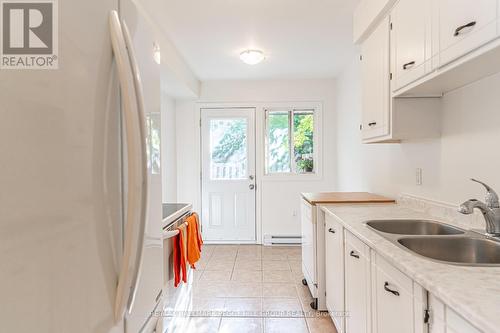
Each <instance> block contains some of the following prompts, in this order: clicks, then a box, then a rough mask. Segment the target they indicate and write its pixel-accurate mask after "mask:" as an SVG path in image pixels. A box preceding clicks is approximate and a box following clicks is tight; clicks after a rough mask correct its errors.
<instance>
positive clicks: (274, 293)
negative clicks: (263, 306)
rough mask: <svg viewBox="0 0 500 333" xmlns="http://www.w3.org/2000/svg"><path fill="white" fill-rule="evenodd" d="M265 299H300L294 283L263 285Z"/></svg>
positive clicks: (267, 283)
mask: <svg viewBox="0 0 500 333" xmlns="http://www.w3.org/2000/svg"><path fill="white" fill-rule="evenodd" d="M262 292H263V295H264V297H288V298H298V295H297V289H296V288H295V285H294V284H292V283H269V282H266V283H264V284H263V291H262Z"/></svg>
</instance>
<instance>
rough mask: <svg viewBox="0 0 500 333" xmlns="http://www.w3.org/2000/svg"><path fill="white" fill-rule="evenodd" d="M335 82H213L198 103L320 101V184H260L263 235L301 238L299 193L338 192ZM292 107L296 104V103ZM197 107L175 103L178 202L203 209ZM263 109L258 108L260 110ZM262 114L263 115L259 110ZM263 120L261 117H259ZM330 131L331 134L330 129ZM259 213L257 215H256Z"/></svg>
mask: <svg viewBox="0 0 500 333" xmlns="http://www.w3.org/2000/svg"><path fill="white" fill-rule="evenodd" d="M334 90H335V81H334V80H331V79H325V80H286V81H267V80H266V81H215V82H205V83H203V84H202V88H201V96H200V100H199V103H214V105H217V104H221V105H226V106H229V105H231V106H238V105H243V104H244V105H245V106H247V105H257V104H260V105H262V104H265V103H266V102H267V103H272V102H293V101H306V102H322V104H323V129H324V130H323V142H322V147H323V167H322V171H323V174H322V178H321V179H317V180H296V181H290V180H265V181H263V180H262V179H260V180H259V179H258V191H259V192H258V195H260V196H261V202H262V209H261V216H260V218H259V217H258V219H259V220H261V221H262V234H263V235H265V234H280V235H300V221H299V203H300V201H299V200H300V199H299V198H300V196H299V194H300V192H309V191H330V190H333V189H334V188H335V177H336V172H335V168H336V161H335V155H336V143H335V140H336V135H335V131H333V130H331V129H334V128H335V119H336V117H335V93H334ZM292 104H293V103H292ZM197 106H198V104H197V103H195V102H177V103H176V111H177V119H176V121H177V123H176V124H177V163H178V164H177V170H178V199H179V201H188V202H192V203H193V205H194V207H195V209H197V210H199V209H200V207H201V202H200V201H201V199H200V191H201V190H200V134H199V117H200V115H199V113H198V107H199V106H198V107H197ZM258 110H260V109H258ZM258 112H259V111H258ZM257 119H259V117H257ZM327 129H328V130H327ZM257 213H259V212H257Z"/></svg>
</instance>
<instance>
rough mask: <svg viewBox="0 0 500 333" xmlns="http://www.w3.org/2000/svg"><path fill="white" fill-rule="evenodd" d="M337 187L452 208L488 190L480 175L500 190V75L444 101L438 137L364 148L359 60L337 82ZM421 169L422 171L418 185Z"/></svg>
mask: <svg viewBox="0 0 500 333" xmlns="http://www.w3.org/2000/svg"><path fill="white" fill-rule="evenodd" d="M337 83H338V84H337V113H338V114H337V116H338V118H337V143H338V158H337V161H338V164H337V177H338V189H339V190H343V191H352V190H367V191H372V192H378V193H383V194H386V195H391V196H396V195H398V194H399V193H408V194H413V195H417V196H422V197H426V198H429V199H434V200H438V201H443V202H447V203H451V204H458V203H460V202H462V201H464V200H466V199H469V198H472V197H476V198H479V199H483V196H484V191H483V189H482V188H481V187H480V186H479V185H476V184H473V183H472V182H470V181H469V180H468V179H469V178H471V177H476V178H478V179H481V180H484V181H485V182H487V183H489V184H490V185H491V186H493V187H494V188H496V189H498V190H499V191H500V173H499V171H500V154H498V145H499V143H500V94H499V93H498V92H499V88H498V87H500V74H497V75H495V76H492V77H489V78H486V79H483V80H481V81H479V82H476V83H474V84H471V85H469V86H467V87H464V88H461V89H458V90H455V91H453V92H450V93H448V94H447V95H445V96H444V97H443V101H442V102H443V103H442V110H441V122H442V136H441V138H439V139H433V140H432V139H429V140H423V141H409V142H403V143H402V144H376V145H361V143H360V142H361V139H360V132H359V124H360V122H361V91H360V89H361V87H360V68H359V61H357V60H354V61H353V62H352V64H350V65H349V66H348V67H347V68H346V69H345V70H344V72H343V73H342V75H341V76H340V77H339V78H338V80H337ZM416 168H422V169H423V185H422V186H417V185H416V180H415V178H416V177H415V172H416Z"/></svg>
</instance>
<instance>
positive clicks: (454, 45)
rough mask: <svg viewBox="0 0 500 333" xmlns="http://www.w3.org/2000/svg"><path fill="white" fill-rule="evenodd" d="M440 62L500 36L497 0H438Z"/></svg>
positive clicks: (455, 57)
mask: <svg viewBox="0 0 500 333" xmlns="http://www.w3.org/2000/svg"><path fill="white" fill-rule="evenodd" d="M438 2H439V9H438V10H439V45H440V65H441V66H443V65H446V64H447V63H449V62H451V61H453V60H455V59H457V58H459V57H460V56H463V55H464V54H466V53H468V52H470V51H472V50H474V49H476V48H478V47H480V46H482V45H484V44H486V43H487V42H489V41H491V40H492V39H494V38H495V37H496V36H497V15H498V9H497V6H498V0H474V1H472V0H438Z"/></svg>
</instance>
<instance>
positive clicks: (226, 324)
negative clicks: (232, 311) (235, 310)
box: [219, 318, 264, 333]
mask: <svg viewBox="0 0 500 333" xmlns="http://www.w3.org/2000/svg"><path fill="white" fill-rule="evenodd" d="M263 331H264V321H263V319H262V318H222V322H221V324H220V329H219V333H262V332H263Z"/></svg>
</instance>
